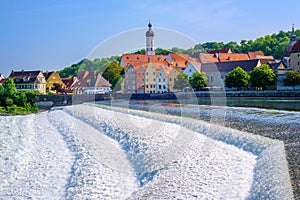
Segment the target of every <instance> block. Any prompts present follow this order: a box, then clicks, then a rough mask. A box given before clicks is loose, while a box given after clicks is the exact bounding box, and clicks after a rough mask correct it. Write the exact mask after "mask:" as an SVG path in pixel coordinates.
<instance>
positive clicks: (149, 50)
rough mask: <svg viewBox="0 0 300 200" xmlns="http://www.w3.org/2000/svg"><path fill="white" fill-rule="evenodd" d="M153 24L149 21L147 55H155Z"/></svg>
mask: <svg viewBox="0 0 300 200" xmlns="http://www.w3.org/2000/svg"><path fill="white" fill-rule="evenodd" d="M151 28H152V24H151V23H150V21H149V24H148V31H147V32H146V55H155V51H154V32H153V31H152V30H151Z"/></svg>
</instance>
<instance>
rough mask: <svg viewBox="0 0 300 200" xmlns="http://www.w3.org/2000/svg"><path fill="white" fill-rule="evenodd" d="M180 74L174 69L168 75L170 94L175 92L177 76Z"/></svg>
mask: <svg viewBox="0 0 300 200" xmlns="http://www.w3.org/2000/svg"><path fill="white" fill-rule="evenodd" d="M179 74H180V72H179V71H178V70H177V69H176V68H175V67H174V68H173V69H172V70H170V71H169V74H168V89H169V92H174V81H176V79H177V76H178V75H179Z"/></svg>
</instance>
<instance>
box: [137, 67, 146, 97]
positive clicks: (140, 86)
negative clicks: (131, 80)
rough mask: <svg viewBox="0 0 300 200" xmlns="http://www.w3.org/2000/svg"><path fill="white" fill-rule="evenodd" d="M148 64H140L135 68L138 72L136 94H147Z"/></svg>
mask: <svg viewBox="0 0 300 200" xmlns="http://www.w3.org/2000/svg"><path fill="white" fill-rule="evenodd" d="M146 67H147V64H140V65H138V66H137V67H136V68H135V71H136V88H137V91H136V93H138V94H144V93H145V71H146Z"/></svg>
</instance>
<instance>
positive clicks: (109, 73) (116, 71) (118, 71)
mask: <svg viewBox="0 0 300 200" xmlns="http://www.w3.org/2000/svg"><path fill="white" fill-rule="evenodd" d="M102 70H104V72H103V74H102V76H103V77H104V78H105V79H106V80H108V81H109V82H110V83H111V85H112V86H111V88H112V89H114V87H115V86H116V84H117V83H118V82H119V80H120V78H121V77H122V76H123V75H124V72H125V68H124V67H121V66H120V65H119V63H118V62H116V61H114V62H109V63H107V64H106V65H105V66H104V67H103V69H102Z"/></svg>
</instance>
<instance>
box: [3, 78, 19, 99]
mask: <svg viewBox="0 0 300 200" xmlns="http://www.w3.org/2000/svg"><path fill="white" fill-rule="evenodd" d="M17 94H18V91H17V89H16V85H15V82H14V80H13V79H12V78H8V79H7V80H6V81H5V91H4V95H5V97H9V98H11V99H15V98H16V95H17Z"/></svg>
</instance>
